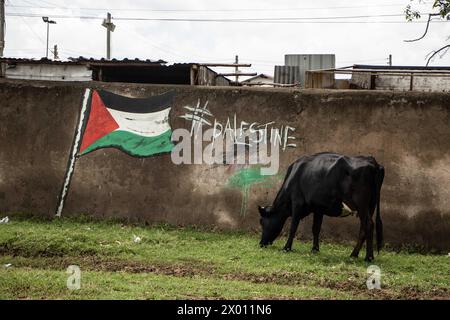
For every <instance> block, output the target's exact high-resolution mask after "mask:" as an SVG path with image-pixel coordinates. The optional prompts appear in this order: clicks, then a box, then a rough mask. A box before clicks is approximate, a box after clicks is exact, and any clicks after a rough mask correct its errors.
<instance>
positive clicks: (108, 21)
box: [102, 12, 116, 60]
mask: <svg viewBox="0 0 450 320" xmlns="http://www.w3.org/2000/svg"><path fill="white" fill-rule="evenodd" d="M111 18H112V17H111V13H109V12H108V13H107V14H106V19H103V23H102V26H104V27H105V28H106V59H108V60H111V32H114V30H115V29H116V25H115V24H114V23H112V22H111Z"/></svg>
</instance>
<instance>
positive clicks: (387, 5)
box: [9, 0, 404, 13]
mask: <svg viewBox="0 0 450 320" xmlns="http://www.w3.org/2000/svg"><path fill="white" fill-rule="evenodd" d="M24 1H25V0H24ZM26 2H28V3H30V2H29V1H26ZM47 3H48V2H47ZM9 6H10V7H17V8H33V9H65V10H86V11H107V10H109V11H114V10H117V11H148V12H170V13H177V12H180V13H189V12H193V13H198V12H207V13H214V12H216V13H223V12H233V13H234V12H273V11H298V10H329V9H358V8H380V7H400V6H404V3H398V4H381V5H380V4H378V5H377V4H369V5H355V6H326V7H294V8H242V9H154V8H95V7H94V8H89V7H67V6H58V5H52V6H41V5H9Z"/></svg>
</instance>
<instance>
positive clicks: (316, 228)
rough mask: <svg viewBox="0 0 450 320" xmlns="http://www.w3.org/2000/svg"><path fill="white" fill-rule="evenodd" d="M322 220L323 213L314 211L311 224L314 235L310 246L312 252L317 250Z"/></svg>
mask: <svg viewBox="0 0 450 320" xmlns="http://www.w3.org/2000/svg"><path fill="white" fill-rule="evenodd" d="M322 221H323V214H321V213H314V219H313V226H312V232H313V237H314V240H313V247H312V252H313V253H316V252H319V234H320V229H321V228H322Z"/></svg>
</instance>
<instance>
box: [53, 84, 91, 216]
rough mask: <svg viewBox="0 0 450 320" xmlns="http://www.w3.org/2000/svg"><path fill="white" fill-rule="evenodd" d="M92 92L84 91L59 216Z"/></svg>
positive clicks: (58, 211)
mask: <svg viewBox="0 0 450 320" xmlns="http://www.w3.org/2000/svg"><path fill="white" fill-rule="evenodd" d="M90 94H91V89H86V91H85V93H84V99H83V106H82V107H81V113H80V121H79V122H78V127H77V132H76V136H75V141H74V145H73V146H72V154H71V155H70V163H69V168H68V169H67V172H66V178H65V180H64V185H63V188H62V190H61V195H60V197H59V205H58V209H57V210H56V216H57V217H61V213H62V210H63V208H64V200H65V198H66V194H67V191H68V188H69V183H70V179H71V178H72V173H73V170H74V168H75V160H76V156H77V152H78V147H79V145H80V140H81V129H82V127H83V123H84V117H85V114H86V108H87V104H88V101H89V96H90Z"/></svg>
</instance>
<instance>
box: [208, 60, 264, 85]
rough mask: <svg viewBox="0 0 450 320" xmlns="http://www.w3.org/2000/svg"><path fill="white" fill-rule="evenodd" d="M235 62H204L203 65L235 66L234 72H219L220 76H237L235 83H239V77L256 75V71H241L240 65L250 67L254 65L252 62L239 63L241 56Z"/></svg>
mask: <svg viewBox="0 0 450 320" xmlns="http://www.w3.org/2000/svg"><path fill="white" fill-rule="evenodd" d="M234 61H235V62H234V63H202V64H200V65H201V66H205V67H230V68H234V72H230V73H219V74H218V76H224V77H235V81H236V82H235V85H239V77H247V76H250V77H251V76H256V75H257V73H256V72H252V73H249V72H248V73H247V72H241V71H240V70H239V67H241V68H249V67H251V66H252V65H251V64H250V63H239V56H236V57H235V60H234Z"/></svg>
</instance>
